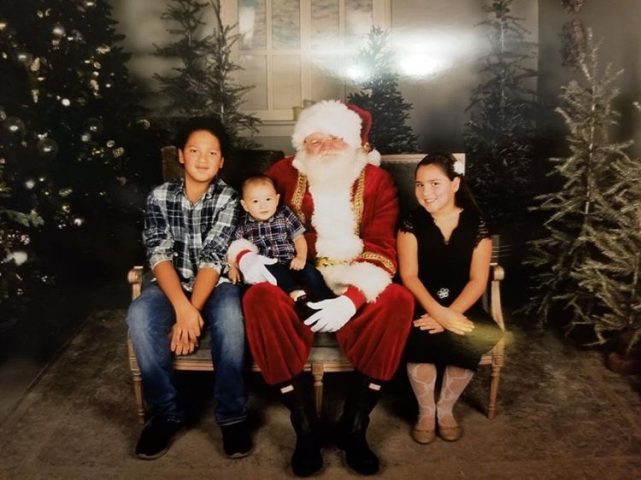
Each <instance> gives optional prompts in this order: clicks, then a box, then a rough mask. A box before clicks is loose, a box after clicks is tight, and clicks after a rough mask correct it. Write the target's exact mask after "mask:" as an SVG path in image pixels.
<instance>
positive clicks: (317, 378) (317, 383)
mask: <svg viewBox="0 0 641 480" xmlns="http://www.w3.org/2000/svg"><path fill="white" fill-rule="evenodd" d="M324 374H325V371H324V368H323V364H322V363H312V376H313V377H314V403H315V405H316V415H318V416H319V417H320V415H321V410H322V409H323V375H324Z"/></svg>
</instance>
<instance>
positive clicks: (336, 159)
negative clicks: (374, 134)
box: [296, 148, 364, 189]
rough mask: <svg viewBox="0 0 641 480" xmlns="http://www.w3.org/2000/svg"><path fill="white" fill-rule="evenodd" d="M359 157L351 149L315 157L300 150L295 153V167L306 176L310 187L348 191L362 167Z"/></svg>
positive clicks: (357, 153) (357, 152) (355, 151)
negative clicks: (327, 187)
mask: <svg viewBox="0 0 641 480" xmlns="http://www.w3.org/2000/svg"><path fill="white" fill-rule="evenodd" d="M359 157H360V155H359V151H358V150H352V149H351V148H346V149H344V150H340V151H334V152H327V153H321V154H317V155H311V154H308V153H307V152H305V151H304V150H302V151H299V152H297V153H296V164H297V165H296V166H297V168H298V170H300V171H301V172H302V173H304V174H305V175H306V176H307V180H308V181H309V184H310V186H314V187H316V188H320V189H323V188H324V187H325V186H334V187H335V188H336V187H342V188H347V189H350V188H351V186H352V184H353V183H354V181H355V180H356V179H357V178H358V176H359V174H360V172H361V170H362V169H363V166H364V165H363V163H362V161H359V160H360V158H359Z"/></svg>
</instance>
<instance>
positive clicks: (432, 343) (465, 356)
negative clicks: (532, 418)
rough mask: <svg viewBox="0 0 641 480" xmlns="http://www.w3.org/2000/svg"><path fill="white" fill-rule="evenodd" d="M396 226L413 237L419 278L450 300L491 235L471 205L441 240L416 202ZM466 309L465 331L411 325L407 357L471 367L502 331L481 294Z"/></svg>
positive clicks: (436, 295)
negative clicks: (469, 324) (477, 249)
mask: <svg viewBox="0 0 641 480" xmlns="http://www.w3.org/2000/svg"><path fill="white" fill-rule="evenodd" d="M401 230H402V231H405V232H410V233H412V234H414V236H415V237H416V240H417V246H418V277H419V279H420V280H421V282H423V285H424V286H425V288H427V290H428V291H429V292H430V294H431V295H432V296H433V297H434V299H436V300H437V301H438V302H439V303H440V304H441V305H444V306H449V305H450V304H451V303H452V302H453V301H454V300H455V299H456V297H458V295H459V294H460V293H461V291H462V290H463V288H464V287H465V285H466V284H467V282H468V281H469V278H470V264H471V262H472V253H473V251H474V248H475V247H476V246H477V245H478V244H479V242H480V241H481V240H482V239H484V238H489V237H490V232H489V230H488V228H487V225H486V223H485V221H484V220H483V218H481V217H480V216H479V214H478V213H476V212H474V211H473V210H471V209H465V210H463V211H462V212H461V213H460V217H459V222H458V226H457V227H456V228H455V229H454V231H453V232H452V235H451V236H450V240H449V242H447V243H446V242H445V239H444V238H443V234H442V233H441V231H440V230H439V228H438V227H437V226H436V224H435V223H434V220H433V219H432V216H431V215H430V214H429V213H428V212H427V211H426V210H425V209H424V208H422V207H419V208H416V209H415V210H414V211H412V213H411V214H410V215H409V216H408V217H407V218H406V219H404V220H403V222H402V224H401ZM423 313H425V309H423V307H422V306H421V305H420V304H419V303H418V302H417V303H416V313H415V318H418V317H420V316H421V315H422V314H423ZM465 315H466V316H467V317H468V318H469V319H470V320H471V321H472V322H474V330H472V331H471V332H470V333H466V334H465V335H458V334H456V333H452V332H450V331H447V330H445V331H443V332H441V333H435V334H430V333H428V332H427V331H425V330H420V329H419V328H416V327H412V330H411V332H410V336H409V338H408V341H407V346H406V350H405V353H406V359H407V361H408V362H411V363H434V364H437V365H456V366H459V367H463V368H467V369H470V370H476V368H477V367H478V363H479V360H480V359H481V356H482V355H483V354H484V353H486V352H488V351H489V350H490V349H491V348H492V347H493V346H494V345H495V344H496V342H498V341H499V339H500V338H501V337H502V336H503V331H502V330H501V329H500V328H499V327H498V325H497V324H496V323H495V322H494V320H492V317H491V316H490V315H489V313H487V312H486V311H485V310H484V309H483V306H482V304H481V300H480V299H479V301H477V302H476V304H474V305H473V306H472V307H471V308H470V309H468V310H467V311H466V312H465Z"/></svg>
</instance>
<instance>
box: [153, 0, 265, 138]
mask: <svg viewBox="0 0 641 480" xmlns="http://www.w3.org/2000/svg"><path fill="white" fill-rule="evenodd" d="M209 8H211V9H212V10H213V13H214V18H215V22H216V24H215V25H214V26H213V27H207V26H206V24H205V22H204V21H203V17H204V16H205V13H206V10H207V9H209ZM163 19H165V20H166V21H167V22H169V23H170V25H171V27H170V28H169V29H168V31H169V33H170V34H171V35H172V36H173V37H175V41H174V42H173V43H170V44H169V45H166V46H163V47H161V48H158V49H157V52H156V54H157V55H159V56H161V57H167V58H170V59H172V60H173V61H178V62H179V63H180V66H178V67H175V68H174V72H175V73H174V74H172V75H158V74H157V75H155V78H156V79H157V80H158V81H159V82H160V85H161V89H160V94H161V95H162V96H163V97H164V99H165V100H166V101H167V104H166V106H165V113H166V114H167V115H168V116H169V117H185V116H195V115H216V116H217V117H218V118H220V120H221V121H222V123H223V124H224V125H225V126H226V128H227V130H228V131H229V134H230V135H231V137H232V140H233V142H234V144H235V146H236V147H239V148H248V147H252V146H254V143H253V142H252V141H251V140H250V139H248V138H247V135H249V136H251V135H253V134H255V133H256V132H257V130H258V129H257V125H258V122H259V120H258V118H256V117H254V116H253V115H250V114H247V113H244V112H242V111H241V106H242V104H243V102H244V100H243V96H244V94H245V93H246V92H247V91H248V90H250V89H251V88H253V87H251V86H243V85H238V84H237V83H235V82H234V80H233V74H234V72H235V71H237V70H239V69H240V68H241V67H240V66H238V65H237V64H235V63H234V62H233V61H232V49H233V46H234V44H235V43H236V42H237V41H238V39H239V38H240V36H239V35H238V34H237V33H233V29H234V26H230V25H224V24H223V22H222V18H221V14H220V6H219V4H218V3H217V2H216V1H210V2H200V1H198V0H170V2H169V4H168V6H167V10H166V11H165V12H164V14H163ZM209 30H211V32H212V33H209V34H207V33H204V32H205V31H209Z"/></svg>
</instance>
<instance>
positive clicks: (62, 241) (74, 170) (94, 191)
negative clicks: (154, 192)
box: [0, 0, 158, 296]
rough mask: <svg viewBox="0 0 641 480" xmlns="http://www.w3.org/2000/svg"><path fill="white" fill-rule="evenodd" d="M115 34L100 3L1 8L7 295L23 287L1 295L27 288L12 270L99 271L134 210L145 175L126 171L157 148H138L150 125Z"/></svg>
mask: <svg viewBox="0 0 641 480" xmlns="http://www.w3.org/2000/svg"><path fill="white" fill-rule="evenodd" d="M114 25H115V22H114V21H113V20H112V19H111V6H110V4H109V3H108V2H107V1H106V0H73V1H69V0H47V1H44V0H23V1H21V2H12V4H11V5H10V6H9V5H8V2H4V3H3V4H2V10H1V11H0V85H2V88H1V89H0V163H1V164H2V168H3V171H2V177H1V179H0V181H1V182H2V192H3V195H2V197H1V198H0V212H1V213H0V218H1V219H0V222H1V224H0V225H1V227H2V229H1V231H0V237H2V238H1V239H0V242H1V243H2V248H3V252H2V253H3V254H4V259H0V261H2V263H1V264H0V274H1V276H2V280H1V281H0V288H2V289H3V295H4V296H6V295H7V292H9V295H10V292H11V288H14V290H13V291H14V292H16V291H18V290H16V289H18V288H20V289H22V287H11V288H9V287H8V284H9V278H12V279H14V280H18V279H19V278H21V279H24V280H25V281H33V280H34V277H33V275H25V274H22V275H20V274H18V273H16V272H15V267H16V264H17V263H22V265H21V267H20V268H23V269H24V271H25V272H26V271H29V269H30V268H34V269H36V268H37V270H39V271H42V272H43V274H42V276H40V277H39V278H43V279H44V278H51V272H54V273H55V272H58V273H61V272H65V271H72V270H73V268H74V266H75V265H77V264H78V263H79V262H82V261H84V260H88V259H91V260H95V261H98V260H99V257H100V255H101V253H100V252H99V251H98V248H99V247H100V246H107V245H110V244H111V245H115V242H114V239H115V238H116V235H117V234H118V232H119V229H118V228H115V223H117V222H119V221H122V220H123V217H122V213H123V212H124V211H130V210H131V209H133V208H135V207H136V203H137V200H138V197H137V194H136V192H135V188H133V185H134V183H135V182H132V180H135V179H136V178H138V179H140V176H139V175H138V176H137V175H136V174H135V173H136V172H138V171H140V170H143V169H138V168H137V167H135V166H134V165H132V163H133V162H136V164H144V163H146V157H145V155H147V157H149V156H153V157H157V156H158V153H157V147H154V149H149V150H148V151H139V150H138V149H139V148H141V147H142V146H145V147H146V146H147V144H148V143H149V142H147V140H151V139H150V138H148V137H149V136H150V134H149V133H148V127H149V122H148V121H147V120H144V119H143V118H142V117H141V115H142V114H143V111H142V110H141V109H140V108H139V107H138V106H137V103H136V102H137V101H138V99H139V98H140V92H139V91H138V90H137V88H136V87H135V85H134V84H133V83H132V82H131V81H130V78H129V76H128V72H127V69H126V66H125V62H126V61H127V59H128V55H127V54H126V53H125V52H123V50H122V49H121V48H120V47H119V46H118V42H119V41H120V40H121V38H122V37H121V36H120V35H118V34H116V32H115V29H114ZM134 145H136V147H134ZM130 146H131V148H130ZM145 150H146V149H145ZM16 253H17V254H18V256H17V257H16V256H15V254H16ZM7 259H13V261H9V260H7ZM105 260H106V261H107V262H109V261H110V262H112V263H113V259H111V260H109V259H105ZM11 272H13V273H11ZM45 272H46V273H45ZM70 273H71V272H70ZM18 277H19V278H18Z"/></svg>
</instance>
